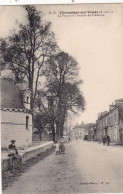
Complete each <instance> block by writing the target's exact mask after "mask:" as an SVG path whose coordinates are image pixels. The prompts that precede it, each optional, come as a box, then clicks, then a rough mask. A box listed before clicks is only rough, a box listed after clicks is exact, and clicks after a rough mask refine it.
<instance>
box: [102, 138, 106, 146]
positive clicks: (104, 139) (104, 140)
mask: <svg viewBox="0 0 123 194" xmlns="http://www.w3.org/2000/svg"><path fill="white" fill-rule="evenodd" d="M102 141H103V145H104V146H105V143H106V138H105V136H104V137H103V140H102Z"/></svg>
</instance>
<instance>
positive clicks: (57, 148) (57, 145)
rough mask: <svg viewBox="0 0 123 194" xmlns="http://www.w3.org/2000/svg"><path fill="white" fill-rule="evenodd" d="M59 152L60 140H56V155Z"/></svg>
mask: <svg viewBox="0 0 123 194" xmlns="http://www.w3.org/2000/svg"><path fill="white" fill-rule="evenodd" d="M58 154H59V142H58V141H57V142H56V155H58Z"/></svg>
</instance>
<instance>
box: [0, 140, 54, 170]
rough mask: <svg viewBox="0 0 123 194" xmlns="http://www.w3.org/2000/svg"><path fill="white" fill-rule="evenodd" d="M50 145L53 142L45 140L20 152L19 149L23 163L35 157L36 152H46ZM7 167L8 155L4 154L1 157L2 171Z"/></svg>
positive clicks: (52, 144)
mask: <svg viewBox="0 0 123 194" xmlns="http://www.w3.org/2000/svg"><path fill="white" fill-rule="evenodd" d="M52 146H54V143H53V142H46V143H44V144H42V145H39V146H35V147H32V148H28V149H26V150H22V151H21V152H20V151H19V154H21V156H22V162H23V163H24V162H25V161H27V160H29V159H31V158H33V157H37V155H38V154H41V153H43V152H46V151H47V150H49V149H51V148H52ZM9 168H10V163H9V157H8V156H7V155H6V156H4V158H3V159H2V172H6V171H7V170H8V169H9Z"/></svg>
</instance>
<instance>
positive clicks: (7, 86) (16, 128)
mask: <svg viewBox="0 0 123 194" xmlns="http://www.w3.org/2000/svg"><path fill="white" fill-rule="evenodd" d="M11 139H15V140H16V145H17V146H18V147H23V146H28V145H29V144H31V143H32V114H31V111H30V92H29V90H20V88H19V87H18V86H17V85H15V84H14V83H12V82H10V81H9V80H7V79H1V142H2V143H1V146H2V147H8V145H9V144H10V141H11Z"/></svg>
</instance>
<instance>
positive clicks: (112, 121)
mask: <svg viewBox="0 0 123 194" xmlns="http://www.w3.org/2000/svg"><path fill="white" fill-rule="evenodd" d="M96 125H97V140H102V138H103V137H104V136H107V135H109V137H110V141H111V142H112V143H121V142H122V141H123V99H120V100H116V101H115V104H114V105H113V104H112V105H110V106H109V112H106V111H105V112H103V113H99V114H98V119H97V121H96Z"/></svg>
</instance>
